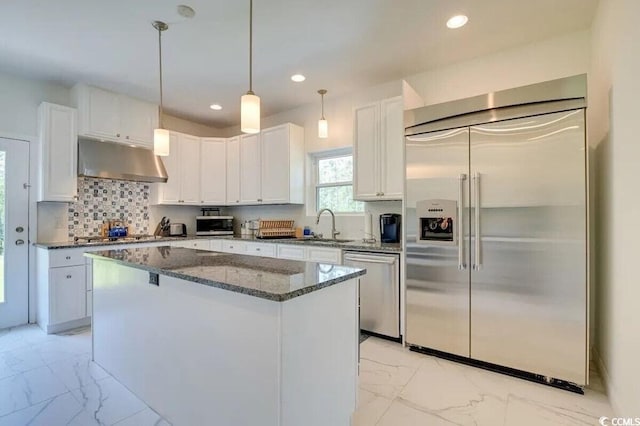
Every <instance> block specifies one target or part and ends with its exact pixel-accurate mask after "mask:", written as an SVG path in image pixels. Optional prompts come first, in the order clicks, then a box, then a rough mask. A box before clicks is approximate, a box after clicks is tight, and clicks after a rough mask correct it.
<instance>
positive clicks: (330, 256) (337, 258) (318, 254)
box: [307, 247, 342, 265]
mask: <svg viewBox="0 0 640 426" xmlns="http://www.w3.org/2000/svg"><path fill="white" fill-rule="evenodd" d="M307 260H308V261H310V262H320V263H332V264H335V265H339V264H340V263H341V261H342V250H339V249H327V248H318V247H308V248H307Z"/></svg>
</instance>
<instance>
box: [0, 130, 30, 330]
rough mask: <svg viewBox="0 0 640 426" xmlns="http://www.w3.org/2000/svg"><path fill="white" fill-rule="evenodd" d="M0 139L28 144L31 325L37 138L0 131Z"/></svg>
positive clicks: (28, 261)
mask: <svg viewBox="0 0 640 426" xmlns="http://www.w3.org/2000/svg"><path fill="white" fill-rule="evenodd" d="M0 138H4V139H13V140H16V141H21V142H26V143H27V144H28V149H29V164H28V165H29V185H30V186H29V193H28V195H27V196H28V199H29V202H28V206H27V208H28V211H29V214H28V219H27V221H28V222H27V229H28V233H27V238H28V240H27V242H28V244H29V251H28V253H29V254H28V256H29V258H28V259H27V264H28V274H27V279H28V293H29V296H28V301H29V306H28V321H29V324H33V323H35V322H36V304H37V300H36V284H37V281H36V262H35V259H36V247H35V245H34V243H35V242H36V241H37V238H38V220H37V219H38V204H37V201H36V200H37V194H38V192H37V191H38V188H37V182H38V170H37V167H35V166H36V165H37V164H38V149H37V142H38V138H37V137H36V136H29V135H24V134H17V133H11V132H5V131H2V130H0Z"/></svg>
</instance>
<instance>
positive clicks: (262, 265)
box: [86, 246, 365, 426]
mask: <svg viewBox="0 0 640 426" xmlns="http://www.w3.org/2000/svg"><path fill="white" fill-rule="evenodd" d="M86 256H88V257H90V258H91V259H92V262H93V286H94V290H93V310H94V315H93V358H94V361H95V362H96V363H98V364H99V365H101V366H102V367H103V368H104V369H105V370H107V371H108V372H110V373H111V374H112V375H113V376H114V377H115V378H116V379H118V380H119V381H120V382H121V383H122V384H124V385H125V386H126V387H128V388H129V389H130V390H131V391H133V392H134V393H135V394H136V395H138V396H139V397H140V398H141V399H143V400H144V401H145V402H146V403H147V404H148V405H149V406H151V407H152V408H153V409H154V410H156V411H157V412H158V413H160V414H161V415H162V416H163V417H165V418H166V419H167V420H169V421H170V422H172V423H173V424H176V425H198V424H212V425H213V424H216V425H246V426H251V425H256V426H257V425H260V426H270V425H274V426H276V425H278V426H279V425H283V426H294V425H302V424H304V425H318V426H320V425H322V426H324V425H336V426H340V425H344V426H347V425H349V424H350V418H351V415H352V413H353V412H354V410H355V407H356V395H357V369H358V333H359V330H358V306H357V305H358V277H359V276H360V275H363V274H364V273H365V271H364V270H362V269H357V268H349V267H343V266H337V265H329V264H318V263H311V262H298V261H291V260H281V259H270V258H263V257H255V256H244V255H237V254H227V253H219V252H207V251H199V250H193V249H186V248H171V247H166V246H163V247H151V248H139V249H126V250H107V251H100V252H93V253H87V254H86Z"/></svg>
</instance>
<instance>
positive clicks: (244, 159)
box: [240, 133, 282, 204]
mask: <svg viewBox="0 0 640 426" xmlns="http://www.w3.org/2000/svg"><path fill="white" fill-rule="evenodd" d="M260 148H261V146H260V134H259V133H256V134H252V135H242V136H240V204H259V203H260V202H262V198H261V186H260V181H261V161H260V159H261V152H260V151H261V149H260ZM280 167H282V166H280Z"/></svg>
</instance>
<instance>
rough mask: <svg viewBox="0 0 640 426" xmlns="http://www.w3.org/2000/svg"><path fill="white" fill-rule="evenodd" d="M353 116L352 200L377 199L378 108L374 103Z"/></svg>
mask: <svg viewBox="0 0 640 426" xmlns="http://www.w3.org/2000/svg"><path fill="white" fill-rule="evenodd" d="M354 116H355V117H354V120H355V122H354V128H353V131H354V135H353V136H354V143H353V148H354V150H353V160H354V164H353V168H354V173H353V181H354V182H353V183H354V191H353V193H354V196H353V198H355V199H357V200H372V199H377V198H378V196H379V195H378V194H379V193H380V190H379V188H380V185H379V172H378V151H379V149H378V141H379V136H380V135H379V128H380V126H379V122H380V106H379V104H378V103H375V104H370V105H365V106H363V107H360V108H356V110H355V113H354Z"/></svg>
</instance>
